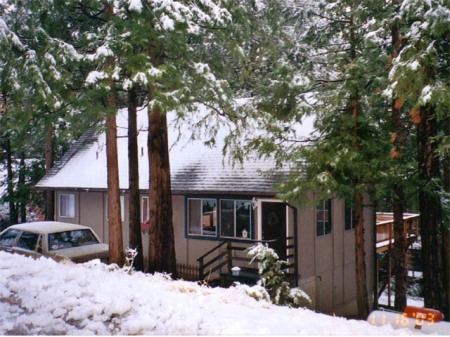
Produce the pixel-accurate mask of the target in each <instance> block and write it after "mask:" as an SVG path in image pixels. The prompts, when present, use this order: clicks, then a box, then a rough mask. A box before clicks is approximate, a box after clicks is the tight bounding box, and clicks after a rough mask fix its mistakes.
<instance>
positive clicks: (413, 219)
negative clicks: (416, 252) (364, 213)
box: [376, 212, 419, 253]
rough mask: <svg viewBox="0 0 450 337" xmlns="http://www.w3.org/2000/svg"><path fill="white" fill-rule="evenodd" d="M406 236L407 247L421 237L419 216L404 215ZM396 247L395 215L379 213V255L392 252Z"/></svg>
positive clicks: (412, 214)
mask: <svg viewBox="0 0 450 337" xmlns="http://www.w3.org/2000/svg"><path fill="white" fill-rule="evenodd" d="M403 222H404V227H403V228H404V230H403V233H404V236H405V238H406V240H407V243H406V246H409V245H410V244H411V243H413V242H414V241H416V240H417V238H418V236H419V214H414V213H404V214H403ZM393 246H394V214H393V213H380V212H377V242H376V247H377V253H382V252H386V251H390V250H392V248H393Z"/></svg>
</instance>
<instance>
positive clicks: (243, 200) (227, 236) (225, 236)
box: [219, 198, 253, 240]
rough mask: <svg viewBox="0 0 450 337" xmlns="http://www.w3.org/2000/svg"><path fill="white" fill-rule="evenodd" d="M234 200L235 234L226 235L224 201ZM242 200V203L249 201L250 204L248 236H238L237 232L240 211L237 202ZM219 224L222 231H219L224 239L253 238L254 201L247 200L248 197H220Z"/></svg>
mask: <svg viewBox="0 0 450 337" xmlns="http://www.w3.org/2000/svg"><path fill="white" fill-rule="evenodd" d="M227 201H228V202H230V201H231V202H233V236H229V235H224V234H223V231H222V230H223V226H224V224H223V217H222V202H227ZM239 202H242V203H248V204H249V205H248V206H249V214H248V216H249V219H248V221H249V223H248V229H249V230H248V234H247V235H248V236H247V237H244V236H238V235H237V234H238V233H237V226H238V223H237V222H238V220H237V212H238V208H237V203H239ZM219 226H220V231H219V235H220V237H221V238H223V239H232V240H251V239H252V237H253V228H252V227H253V226H252V201H251V200H246V199H237V198H236V199H234V198H233V199H220V200H219Z"/></svg>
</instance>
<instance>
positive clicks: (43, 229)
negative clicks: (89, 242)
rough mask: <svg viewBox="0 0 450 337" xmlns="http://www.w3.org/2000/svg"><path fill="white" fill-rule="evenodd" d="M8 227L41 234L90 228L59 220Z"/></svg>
mask: <svg viewBox="0 0 450 337" xmlns="http://www.w3.org/2000/svg"><path fill="white" fill-rule="evenodd" d="M8 229H17V230H23V231H29V232H34V233H39V234H44V233H56V232H64V231H71V230H77V229H90V228H89V227H88V226H82V225H76V224H71V223H66V222H58V221H39V222H28V223H21V224H17V225H13V226H10V227H8Z"/></svg>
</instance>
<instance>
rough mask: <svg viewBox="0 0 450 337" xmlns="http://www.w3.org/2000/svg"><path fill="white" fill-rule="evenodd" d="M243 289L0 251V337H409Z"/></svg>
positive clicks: (398, 332)
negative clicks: (257, 297)
mask: <svg viewBox="0 0 450 337" xmlns="http://www.w3.org/2000/svg"><path fill="white" fill-rule="evenodd" d="M244 289H245V287H244V286H239V287H234V288H230V289H223V288H209V287H207V286H201V285H198V284H197V283H194V282H186V281H173V280H170V278H169V277H167V276H165V275H163V274H155V275H149V274H143V273H133V274H132V275H129V274H127V273H126V272H125V271H124V270H121V269H118V268H114V267H112V266H107V265H104V264H101V263H100V262H98V261H91V262H89V263H85V264H79V265H75V264H62V263H56V262H54V261H53V260H50V259H46V258H41V259H40V260H33V259H31V258H26V257H23V256H20V255H12V254H9V253H5V252H0V335H11V334H13V335H19V334H20V335H23V334H25V335H38V334H45V335H53V334H58V335H65V334H70V335H73V334H74V335H86V334H87V335H92V334H100V335H110V334H125V335H134V334H159V335H161V334H187V335H198V334H202V335H203V334H208V335H236V334H239V335H242V334H244V335H245V334H251V335H270V334H276V335H288V334H303V335H304V334H307V335H316V334H318V335H331V334H337V335H369V334H371V335H392V334H411V331H408V330H394V329H393V328H391V327H390V326H384V327H375V326H372V325H370V324H369V323H367V322H365V321H357V320H347V319H344V318H338V317H331V316H327V315H324V314H318V313H314V312H313V311H311V310H308V309H291V308H287V307H279V306H274V305H272V304H269V303H268V302H265V301H259V302H258V301H256V300H255V299H253V298H251V297H249V296H248V295H247V294H246V293H245V290H244Z"/></svg>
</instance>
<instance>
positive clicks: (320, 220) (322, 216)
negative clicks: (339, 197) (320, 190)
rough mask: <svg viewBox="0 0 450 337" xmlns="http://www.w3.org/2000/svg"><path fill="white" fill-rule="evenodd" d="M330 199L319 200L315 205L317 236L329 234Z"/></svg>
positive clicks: (330, 228) (330, 226) (330, 223)
mask: <svg viewBox="0 0 450 337" xmlns="http://www.w3.org/2000/svg"><path fill="white" fill-rule="evenodd" d="M332 229H333V226H332V222H331V199H327V200H321V201H320V202H319V204H318V205H317V206H316V234H317V236H321V235H326V234H331V232H332Z"/></svg>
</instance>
